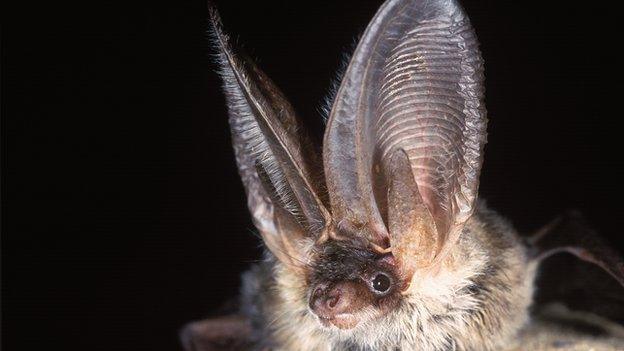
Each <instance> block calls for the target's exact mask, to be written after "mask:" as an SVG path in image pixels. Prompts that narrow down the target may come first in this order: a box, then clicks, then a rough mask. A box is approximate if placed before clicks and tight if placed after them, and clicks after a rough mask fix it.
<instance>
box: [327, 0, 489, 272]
mask: <svg viewBox="0 0 624 351" xmlns="http://www.w3.org/2000/svg"><path fill="white" fill-rule="evenodd" d="M483 95H484V88H483V62H482V58H481V54H480V52H479V50H478V43H477V38H476V34H475V32H474V30H473V29H472V26H471V25H470V22H469V20H468V17H467V16H466V14H465V13H464V11H463V9H462V8H461V6H460V5H459V4H458V3H457V1H455V0H389V1H386V3H384V5H383V6H382V7H381V8H380V9H379V11H378V12H377V14H376V15H375V17H374V18H373V20H372V21H371V23H370V24H369V26H368V28H367V29H366V32H365V33H364V35H363V37H362V39H361V41H360V43H359V45H358V47H357V49H356V51H355V53H354V55H353V57H352V59H351V62H350V63H349V66H348V68H347V70H346V72H345V75H344V78H343V80H342V83H341V86H340V89H339V90H338V93H337V95H336V99H335V102H334V105H333V107H332V111H331V114H330V119H329V123H328V128H327V131H326V134H325V139H324V149H323V151H324V152H323V157H324V165H325V174H326V176H327V188H328V190H329V196H330V200H331V208H332V214H333V216H334V220H335V221H338V222H340V223H341V224H343V225H344V227H346V228H357V229H358V230H357V233H358V235H365V236H367V239H368V240H370V241H372V242H374V244H375V246H377V247H378V246H384V236H385V239H389V243H390V248H389V249H390V250H391V251H392V253H393V254H394V255H395V256H397V258H398V259H399V262H400V264H401V266H402V268H403V270H404V272H405V274H406V275H410V274H411V273H413V271H414V270H415V269H416V268H417V267H423V266H428V265H432V264H435V263H436V262H440V261H441V260H442V259H443V258H444V257H445V255H446V254H447V253H448V251H449V250H450V248H451V247H452V246H453V245H454V244H455V243H456V242H457V239H458V237H459V235H460V233H461V231H462V228H463V225H464V223H465V222H466V221H467V220H468V218H470V216H471V215H472V213H473V209H474V205H475V200H476V197H477V190H478V185H479V173H480V170H481V164H482V160H483V148H484V145H485V141H486V123H487V120H486V112H485V107H484V103H483ZM384 230H387V231H388V232H387V233H383V231H384ZM387 249H388V248H386V250H387Z"/></svg>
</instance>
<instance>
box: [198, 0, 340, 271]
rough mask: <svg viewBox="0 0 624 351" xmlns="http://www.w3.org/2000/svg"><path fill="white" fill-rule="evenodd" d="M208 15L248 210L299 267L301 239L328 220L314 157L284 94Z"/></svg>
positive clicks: (268, 239) (273, 245) (269, 240)
mask: <svg viewBox="0 0 624 351" xmlns="http://www.w3.org/2000/svg"><path fill="white" fill-rule="evenodd" d="M210 14H211V16H210V18H211V22H212V28H213V37H214V41H215V43H216V45H217V46H218V49H219V60H220V63H221V72H220V73H221V76H222V78H223V82H224V84H223V85H224V91H225V96H226V100H227V105H228V112H229V122H230V128H231V132H232V142H233V146H234V152H235V155H236V162H237V165H238V169H239V173H240V176H241V178H242V181H243V184H244V185H245V190H246V193H247V205H248V207H249V211H250V212H251V214H252V217H253V221H254V224H255V226H256V227H257V228H258V230H259V231H260V233H261V235H262V237H263V239H264V242H265V243H266V245H267V246H268V248H269V249H270V250H271V251H272V252H273V253H274V254H275V255H276V256H277V257H278V258H279V259H280V260H282V261H283V262H285V263H287V264H290V265H292V266H295V265H296V264H297V262H298V261H299V260H301V259H302V257H301V255H302V253H301V252H298V242H297V241H298V239H301V238H302V237H303V236H316V235H319V233H320V232H321V231H322V230H323V228H324V227H325V226H326V223H327V222H328V218H329V215H328V212H327V210H326V209H325V207H324V206H323V203H322V202H321V200H320V199H319V197H318V195H317V194H318V192H317V188H316V185H315V184H314V183H313V182H312V181H311V179H312V177H311V176H310V175H311V172H312V171H311V169H310V163H309V162H310V160H309V158H310V157H311V155H313V152H312V150H310V149H309V145H310V144H309V143H308V139H307V137H306V135H305V133H304V130H303V128H302V126H301V124H300V123H299V121H298V120H297V118H296V116H295V113H294V111H293V108H292V107H291V105H290V104H289V103H288V101H287V100H286V99H285V97H284V96H283V94H282V93H281V92H280V91H279V89H278V88H277V87H276V86H275V85H274V84H273V83H272V82H271V80H270V79H269V78H268V77H267V76H266V75H265V74H264V73H263V72H262V71H260V70H259V69H258V68H257V67H256V66H255V65H254V64H253V62H251V61H250V60H248V59H245V58H243V57H242V56H241V55H239V54H237V53H235V52H234V50H233V47H232V45H231V44H230V42H229V37H228V36H227V35H226V34H225V33H224V32H223V30H222V28H221V21H220V19H219V17H218V14H217V12H216V10H215V9H214V8H212V7H211V8H210Z"/></svg>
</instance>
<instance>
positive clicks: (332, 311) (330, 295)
mask: <svg viewBox="0 0 624 351" xmlns="http://www.w3.org/2000/svg"><path fill="white" fill-rule="evenodd" d="M359 300H360V299H358V287H357V285H356V283H353V282H341V283H337V284H334V285H333V286H330V287H325V286H317V287H316V288H315V289H314V292H313V294H312V296H311V298H310V308H311V309H312V311H314V313H316V315H318V316H319V317H321V318H324V319H333V318H335V317H336V316H339V315H342V314H351V313H354V312H356V311H357V310H359V309H360V308H361V303H360V301H359Z"/></svg>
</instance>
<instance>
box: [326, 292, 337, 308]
mask: <svg viewBox="0 0 624 351" xmlns="http://www.w3.org/2000/svg"><path fill="white" fill-rule="evenodd" d="M339 301H340V295H335V296H332V297H330V298H328V299H327V307H329V308H334V307H336V305H338V302H339Z"/></svg>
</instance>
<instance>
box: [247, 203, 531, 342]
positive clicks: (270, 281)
mask: <svg viewBox="0 0 624 351" xmlns="http://www.w3.org/2000/svg"><path fill="white" fill-rule="evenodd" d="M457 248H458V249H457V250H455V251H454V252H453V253H452V255H450V257H449V259H448V260H447V262H444V264H445V267H444V269H440V270H439V272H436V273H424V272H421V273H416V274H415V275H414V277H413V279H412V281H411V285H410V288H409V290H408V291H406V292H403V293H400V292H396V293H394V292H393V293H392V294H391V296H390V297H389V299H388V300H387V301H386V304H383V303H381V304H375V303H374V301H372V302H373V303H372V304H370V305H369V306H366V307H365V308H363V309H362V310H360V311H358V312H357V316H358V318H359V322H358V323H357V325H355V326H354V327H353V328H350V329H340V328H338V327H336V326H333V325H331V324H330V325H327V324H324V323H323V322H322V321H321V320H320V319H319V318H318V316H317V315H315V314H314V312H313V311H312V310H311V309H310V307H309V299H310V294H311V290H312V289H313V287H314V286H315V284H317V283H318V281H320V280H323V279H328V280H332V279H333V280H334V281H335V280H341V279H360V278H359V275H358V274H357V272H359V271H360V270H362V267H365V268H364V270H366V267H367V268H370V269H371V270H377V269H379V268H380V267H375V265H376V262H378V260H379V259H380V258H379V257H376V256H375V255H374V254H373V253H372V252H367V251H365V250H362V249H361V248H357V249H353V248H345V247H340V246H335V247H326V248H325V250H326V251H323V252H322V253H321V254H320V255H319V257H324V256H323V254H325V255H330V256H332V255H333V256H332V258H333V259H332V260H331V261H325V262H326V264H318V263H317V264H316V266H314V264H313V265H312V267H313V268H312V269H313V270H312V271H311V275H310V276H308V277H305V276H301V275H298V274H297V273H295V272H293V271H292V270H289V269H287V268H286V267H284V266H283V265H281V264H280V263H279V262H278V261H276V260H272V259H269V260H268V261H267V262H266V263H264V264H262V265H261V267H255V268H254V269H253V270H252V271H251V272H250V273H249V274H248V275H247V276H246V278H245V279H244V289H243V290H244V297H243V299H244V301H243V302H246V306H247V308H246V312H247V313H250V316H251V317H252V320H253V321H254V322H255V324H256V325H257V326H258V327H259V331H258V334H257V335H256V337H257V340H258V345H265V346H270V347H272V348H273V349H275V350H310V351H312V350H396V349H400V350H412V349H423V350H447V349H457V350H494V349H497V348H498V347H500V346H501V345H503V344H504V345H506V346H509V343H510V342H511V340H513V338H514V336H515V334H516V333H517V331H518V330H519V329H520V328H521V327H522V326H523V325H524V324H525V323H526V322H527V318H528V312H527V310H528V306H529V305H530V302H531V295H532V280H533V276H534V271H535V267H534V264H533V263H529V261H528V259H527V257H526V253H525V250H524V247H523V246H522V245H521V244H520V242H519V239H518V237H517V236H516V233H515V231H514V230H513V229H512V228H511V227H510V226H509V225H508V224H507V222H506V221H504V220H503V219H502V218H501V217H499V216H498V215H497V214H495V213H494V212H492V211H490V210H488V209H487V208H485V206H483V205H481V206H480V207H479V209H478V212H477V214H476V215H475V216H474V217H473V219H471V220H470V221H469V222H468V224H467V226H466V227H465V231H464V233H463V234H462V239H461V243H460V245H458V246H457ZM336 255H339V256H340V257H339V258H337V256H336ZM382 260H383V258H382ZM317 262H319V261H317ZM330 262H333V263H330ZM380 265H381V266H383V267H384V268H385V269H388V270H391V267H392V266H391V265H388V264H387V263H385V262H384V263H380ZM345 269H346V270H345ZM358 269H359V270H358ZM395 288H397V287H396V286H395Z"/></svg>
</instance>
